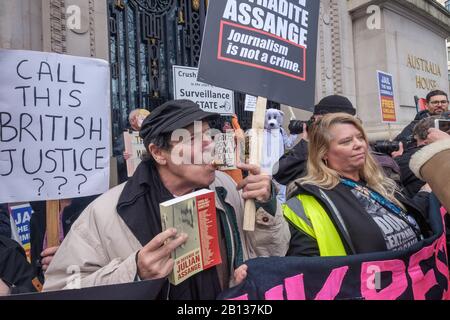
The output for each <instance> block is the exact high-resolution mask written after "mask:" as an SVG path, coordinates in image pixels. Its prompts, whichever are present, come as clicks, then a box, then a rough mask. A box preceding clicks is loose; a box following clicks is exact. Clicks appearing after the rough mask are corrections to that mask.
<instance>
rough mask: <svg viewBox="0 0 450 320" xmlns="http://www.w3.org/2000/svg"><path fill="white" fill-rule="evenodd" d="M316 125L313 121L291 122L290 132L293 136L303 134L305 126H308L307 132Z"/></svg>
mask: <svg viewBox="0 0 450 320" xmlns="http://www.w3.org/2000/svg"><path fill="white" fill-rule="evenodd" d="M313 123H314V121H313V120H308V121H302V120H291V122H289V127H288V129H289V132H290V133H291V134H302V133H303V124H306V131H308V128H309V127H310V126H311V125H312V124H313Z"/></svg>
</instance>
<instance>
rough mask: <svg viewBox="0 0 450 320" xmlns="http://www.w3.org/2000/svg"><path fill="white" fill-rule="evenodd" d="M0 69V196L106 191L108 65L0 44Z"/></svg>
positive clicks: (36, 197)
mask: <svg viewBox="0 0 450 320" xmlns="http://www.w3.org/2000/svg"><path fill="white" fill-rule="evenodd" d="M0 70H1V72H0V177H1V178H0V179H1V180H0V181H1V183H0V202H10V203H11V202H22V201H36V200H59V199H67V198H76V197H83V196H90V195H96V194H100V193H103V192H105V191H107V190H108V187H109V158H110V148H111V147H110V112H111V111H110V87H109V82H110V79H109V65H108V63H107V62H106V61H104V60H99V59H91V58H82V57H75V56H67V55H60V54H55V53H45V52H36V51H20V50H17V51H16V50H0Z"/></svg>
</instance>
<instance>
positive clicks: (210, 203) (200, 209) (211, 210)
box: [160, 189, 222, 285]
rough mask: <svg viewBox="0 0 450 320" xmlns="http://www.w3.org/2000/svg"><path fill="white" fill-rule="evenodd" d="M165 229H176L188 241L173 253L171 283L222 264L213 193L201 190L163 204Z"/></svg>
mask: <svg viewBox="0 0 450 320" xmlns="http://www.w3.org/2000/svg"><path fill="white" fill-rule="evenodd" d="M160 212H161V224H162V229H163V231H164V230H167V229H169V228H176V229H177V230H178V233H179V234H180V233H186V234H187V235H188V239H187V241H186V243H185V244H183V245H181V246H180V247H178V248H177V249H176V250H175V251H174V252H173V253H172V258H173V259H174V261H175V264H174V269H173V271H172V273H171V274H170V275H169V281H170V282H171V283H172V284H174V285H177V284H179V283H181V282H183V281H184V280H186V279H188V278H189V277H191V276H193V275H194V274H196V273H198V272H200V271H202V270H205V269H209V268H211V267H213V266H215V265H218V264H220V263H222V259H221V256H220V249H219V238H218V232H217V217H216V203H215V193H214V191H211V190H207V189H202V190H199V191H196V192H193V193H190V194H187V195H185V196H182V197H178V198H175V199H172V200H169V201H166V202H163V203H161V204H160Z"/></svg>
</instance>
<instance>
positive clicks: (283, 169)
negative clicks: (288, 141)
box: [273, 140, 308, 186]
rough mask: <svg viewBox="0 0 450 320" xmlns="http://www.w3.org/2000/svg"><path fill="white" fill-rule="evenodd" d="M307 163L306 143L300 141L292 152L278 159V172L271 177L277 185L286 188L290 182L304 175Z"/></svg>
mask: <svg viewBox="0 0 450 320" xmlns="http://www.w3.org/2000/svg"><path fill="white" fill-rule="evenodd" d="M307 162H308V142H307V141H305V140H301V141H300V142H299V143H298V144H297V145H296V146H295V147H294V148H292V150H290V151H289V152H288V153H286V154H285V155H283V156H282V157H281V158H280V161H279V162H278V164H279V168H278V172H277V173H276V174H274V175H273V177H274V178H275V180H276V181H277V182H278V183H280V184H282V185H286V186H287V185H288V184H289V183H290V182H292V181H295V180H297V179H298V178H301V177H302V176H304V175H305V174H306V163H307Z"/></svg>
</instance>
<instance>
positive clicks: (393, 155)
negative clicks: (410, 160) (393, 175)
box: [391, 142, 405, 159]
mask: <svg viewBox="0 0 450 320" xmlns="http://www.w3.org/2000/svg"><path fill="white" fill-rule="evenodd" d="M403 152H405V149H404V148H403V142H400V143H399V148H398V150H397V151H394V152H392V153H391V157H392V158H394V159H395V158H398V157H401V156H402V155H403Z"/></svg>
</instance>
